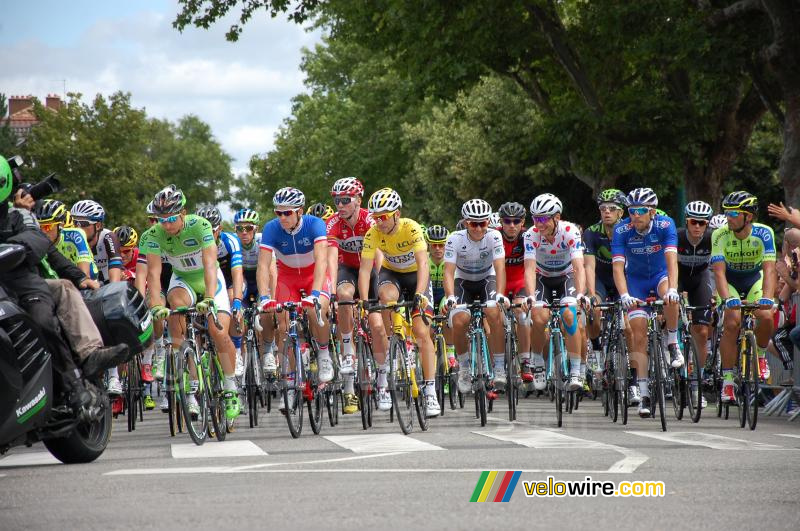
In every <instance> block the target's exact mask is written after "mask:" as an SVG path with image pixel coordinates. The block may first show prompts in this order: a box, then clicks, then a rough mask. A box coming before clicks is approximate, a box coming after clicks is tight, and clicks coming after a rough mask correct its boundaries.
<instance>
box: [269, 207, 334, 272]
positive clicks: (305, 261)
mask: <svg viewBox="0 0 800 531" xmlns="http://www.w3.org/2000/svg"><path fill="white" fill-rule="evenodd" d="M326 240H327V234H326V232H325V222H324V221H322V220H321V219H320V218H318V217H315V216H311V215H309V214H304V215H303V216H302V217H301V218H300V223H298V226H297V228H295V229H294V231H293V232H292V233H288V232H286V231H285V230H284V229H283V227H281V223H280V221H279V220H278V219H273V220H272V221H269V222H268V223H267V224H266V225H264V229H263V230H262V231H261V242H260V243H259V247H260V248H261V249H266V250H268V251H271V252H273V253H275V259H276V260H277V262H278V271H279V272H280V271H282V270H283V271H287V270H291V271H297V270H299V272H300V273H302V274H313V272H314V244H315V243H317V242H320V241H326Z"/></svg>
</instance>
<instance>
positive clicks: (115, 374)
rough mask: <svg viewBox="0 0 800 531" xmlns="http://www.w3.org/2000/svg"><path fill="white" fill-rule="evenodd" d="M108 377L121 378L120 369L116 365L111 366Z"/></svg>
mask: <svg viewBox="0 0 800 531" xmlns="http://www.w3.org/2000/svg"><path fill="white" fill-rule="evenodd" d="M108 377H109V378H116V379H118V380H119V371H118V370H117V368H116V367H111V368H110V369H108Z"/></svg>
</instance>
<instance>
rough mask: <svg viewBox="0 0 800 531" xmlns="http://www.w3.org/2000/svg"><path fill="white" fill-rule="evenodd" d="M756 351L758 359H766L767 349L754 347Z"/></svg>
mask: <svg viewBox="0 0 800 531" xmlns="http://www.w3.org/2000/svg"><path fill="white" fill-rule="evenodd" d="M756 351H757V352H758V357H759V358H766V357H767V348H766V347H759V346H758V345H756Z"/></svg>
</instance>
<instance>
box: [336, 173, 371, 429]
mask: <svg viewBox="0 0 800 531" xmlns="http://www.w3.org/2000/svg"><path fill="white" fill-rule="evenodd" d="M363 196H364V186H363V185H362V184H361V181H359V180H358V179H356V178H355V177H344V178H342V179H338V180H337V181H336V182H335V183H333V187H331V197H333V204H334V206H335V207H336V211H337V212H336V214H333V215H331V216H330V217H329V218H328V219H327V222H328V223H327V226H326V231H327V234H328V245H329V247H328V275H329V276H330V278H331V284H332V285H334V286H336V297H337V299H338V300H340V301H352V300H353V298H354V297H355V294H356V287H357V284H358V270H359V267H360V266H361V249H362V248H363V246H364V235H365V234H366V233H367V231H368V230H369V229H370V227H372V225H374V224H375V223H374V222H373V221H372V217H371V216H370V215H369V211H368V210H367V209H366V208H361V200H362V198H363ZM328 208H330V207H328ZM376 282H377V273H376V272H375V270H374V269H373V271H372V273H371V277H370V286H369V298H370V299H374V298H376V297H377V293H376ZM337 316H338V320H339V332H340V333H341V336H342V354H343V355H344V358H343V360H342V369H341V372H342V376H343V377H344V390H343V396H342V398H343V400H344V413H346V414H348V415H349V414H352V413H355V412H357V411H358V408H359V403H358V396H357V395H356V393H355V389H354V387H353V383H354V379H353V378H354V376H353V372H354V361H353V354H354V350H353V308H352V307H351V306H342V307H339V308H337ZM369 322H370V327H371V328H380V327H381V326H382V324H381V316H380V315H378V314H375V313H372V314H370V315H369Z"/></svg>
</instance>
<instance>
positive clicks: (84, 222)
mask: <svg viewBox="0 0 800 531" xmlns="http://www.w3.org/2000/svg"><path fill="white" fill-rule="evenodd" d="M73 223H74V224H75V226H76V227H81V228H83V227H88V226H89V225H94V222H93V221H89V220H88V219H76V220H75V221H74V222H73Z"/></svg>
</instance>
